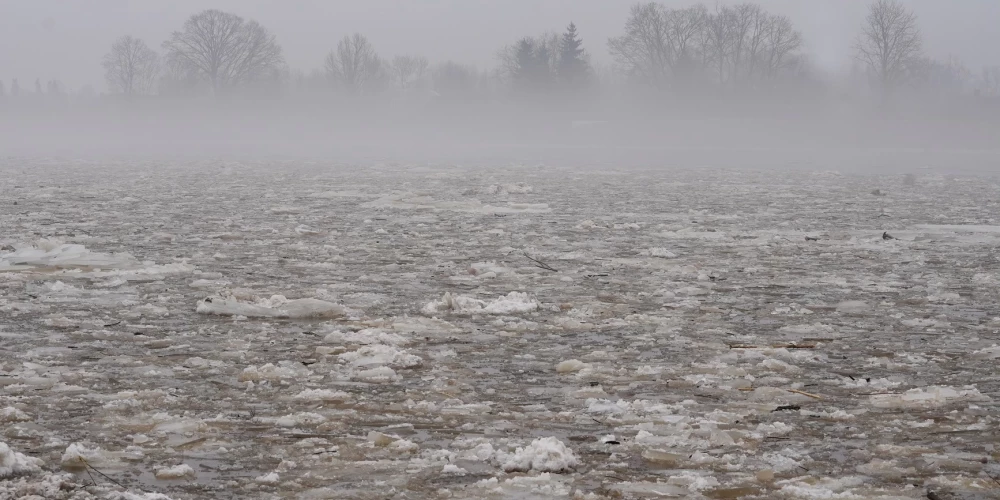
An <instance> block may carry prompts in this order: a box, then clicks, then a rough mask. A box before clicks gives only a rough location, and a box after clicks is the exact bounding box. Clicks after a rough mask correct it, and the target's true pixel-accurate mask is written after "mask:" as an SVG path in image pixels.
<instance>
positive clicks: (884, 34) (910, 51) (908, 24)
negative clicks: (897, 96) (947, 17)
mask: <svg viewBox="0 0 1000 500" xmlns="http://www.w3.org/2000/svg"><path fill="white" fill-rule="evenodd" d="M922 45H923V42H922V40H921V37H920V28H919V27H917V16H916V15H915V14H914V13H913V12H910V11H909V10H907V9H906V8H905V7H904V6H903V5H902V4H901V3H899V2H898V1H897V0H878V1H876V2H875V3H874V4H872V5H871V7H870V8H869V11H868V16H867V17H866V18H865V22H864V25H863V26H862V30H861V36H860V37H859V38H858V41H857V44H856V45H855V50H856V51H857V57H858V59H859V60H860V61H861V62H862V63H863V64H864V65H865V68H866V69H867V70H868V74H869V76H870V77H871V78H872V81H873V83H874V84H875V85H877V86H878V89H879V91H880V92H881V93H882V95H883V97H887V96H888V95H889V94H890V93H891V92H892V90H893V89H894V88H896V87H898V86H900V85H902V84H903V83H905V82H906V81H907V80H908V79H910V78H913V77H915V74H916V73H917V72H918V67H919V65H920V64H921V61H920V55H921V50H922Z"/></svg>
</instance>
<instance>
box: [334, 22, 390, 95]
mask: <svg viewBox="0 0 1000 500" xmlns="http://www.w3.org/2000/svg"><path fill="white" fill-rule="evenodd" d="M383 66H384V64H383V62H382V58H381V57H379V55H378V53H377V52H375V48H374V47H373V46H372V44H371V42H370V41H368V38H367V37H365V36H364V35H362V34H361V33H355V34H354V35H352V36H345V37H344V38H343V39H342V40H340V42H339V43H338V44H337V50H336V51H333V52H330V54H328V55H327V56H326V73H327V75H328V76H329V78H330V81H331V82H333V84H334V86H335V87H336V88H338V89H340V90H343V91H345V92H348V93H350V94H355V95H357V94H362V93H365V92H373V91H376V90H378V88H379V87H380V86H381V83H382V80H383V78H384V69H385V68H384V67H383Z"/></svg>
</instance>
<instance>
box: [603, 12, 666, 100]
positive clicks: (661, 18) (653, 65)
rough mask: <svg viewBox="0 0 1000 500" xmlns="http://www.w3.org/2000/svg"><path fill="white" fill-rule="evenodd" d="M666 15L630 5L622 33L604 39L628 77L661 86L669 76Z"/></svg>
mask: <svg viewBox="0 0 1000 500" xmlns="http://www.w3.org/2000/svg"><path fill="white" fill-rule="evenodd" d="M667 31H668V27H667V12H666V9H664V8H663V6H662V5H660V4H657V3H654V2H649V3H645V4H636V5H634V6H632V10H631V11H630V12H629V18H628V20H627V21H626V22H625V34H624V35H622V36H619V37H615V38H611V39H609V40H608V50H609V51H610V52H611V55H612V57H614V59H615V61H616V62H617V63H618V64H619V65H620V66H621V67H622V69H624V70H625V72H627V73H628V74H629V76H630V77H632V78H634V79H637V80H640V81H643V82H646V83H649V84H652V85H665V84H666V83H667V81H668V77H669V73H670V55H669V54H670V47H669V44H670V41H669V39H668V35H667Z"/></svg>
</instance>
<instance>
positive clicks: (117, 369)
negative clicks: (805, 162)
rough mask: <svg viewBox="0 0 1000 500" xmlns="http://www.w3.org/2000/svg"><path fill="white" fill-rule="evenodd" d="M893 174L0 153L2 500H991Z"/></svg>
mask: <svg viewBox="0 0 1000 500" xmlns="http://www.w3.org/2000/svg"><path fill="white" fill-rule="evenodd" d="M915 174H916V175H913V176H904V175H902V174H895V173H894V174H891V175H888V174H887V175H878V174H874V173H873V174H867V175H862V174H850V175H849V174H840V173H837V172H803V171H783V170H764V169H760V170H717V169H709V168H703V169H695V170H669V169H649V170H640V169H611V168H606V169H591V170H579V169H571V168H559V167H552V166H534V165H528V166H525V165H511V166H504V167H502V168H480V167H472V166H465V167H463V166H406V165H391V164H386V165H363V166H345V165H333V164H326V163H307V162H286V163H281V162H270V163H263V162H262V163H259V164H253V163H226V162H189V163H183V164H181V163H178V164H172V163H166V162H160V163H157V162H145V163H144V162H131V163H95V162H68V161H40V160H34V161H28V160H17V161H14V160H0V247H2V250H0V430H2V434H0V499H8V498H25V497H28V496H29V495H37V496H38V497H39V498H46V499H48V498H64V499H77V500H83V499H88V498H106V499H120V500H132V499H135V500H139V499H145V500H156V499H163V498H166V497H169V498H173V499H189V498H191V499H194V498H302V499H325V498H330V499H384V498H399V499H404V498H410V499H417V498H434V499H437V498H440V499H449V498H450V499H480V498H486V499H489V498H497V499H500V498H517V499H531V498H539V499H542V498H574V499H588V500H589V499H603V498H694V499H698V498H710V499H735V498H747V499H813V498H815V499H840V498H843V499H862V498H872V499H897V498H900V499H903V498H905V499H914V498H927V495H928V492H931V494H932V495H935V496H937V497H939V498H941V499H951V498H962V499H972V498H982V499H987V498H998V496H997V495H998V492H1000V465H998V462H997V461H998V460H1000V449H998V448H997V446H998V445H1000V430H998V426H1000V411H998V403H997V401H998V399H1000V373H998V370H997V366H998V363H1000V346H998V344H1000V334H998V331H1000V306H998V302H997V299H998V297H1000V290H998V288H997V285H998V280H1000V275H998V271H1000V260H998V251H997V245H998V243H1000V220H998V219H1000V182H998V180H997V179H996V178H991V177H973V176H969V177H945V176H940V175H932V174H930V173H920V172H915Z"/></svg>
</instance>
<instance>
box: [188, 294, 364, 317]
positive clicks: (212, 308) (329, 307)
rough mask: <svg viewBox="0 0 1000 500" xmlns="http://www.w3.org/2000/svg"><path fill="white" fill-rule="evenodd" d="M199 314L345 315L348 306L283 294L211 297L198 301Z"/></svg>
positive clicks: (250, 315)
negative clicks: (289, 298)
mask: <svg viewBox="0 0 1000 500" xmlns="http://www.w3.org/2000/svg"><path fill="white" fill-rule="evenodd" d="M197 311H198V313H199V314H215V315H219V316H246V317H248V318H342V317H344V316H346V315H347V312H348V311H347V308H345V307H344V306H342V305H339V304H334V303H333V302H327V301H325V300H319V299H295V300H288V299H287V298H285V296H284V295H273V296H271V298H269V299H257V300H255V301H253V302H248V301H243V300H240V299H237V298H235V297H218V296H217V297H209V298H207V299H205V300H202V301H200V302H198V308H197Z"/></svg>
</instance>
